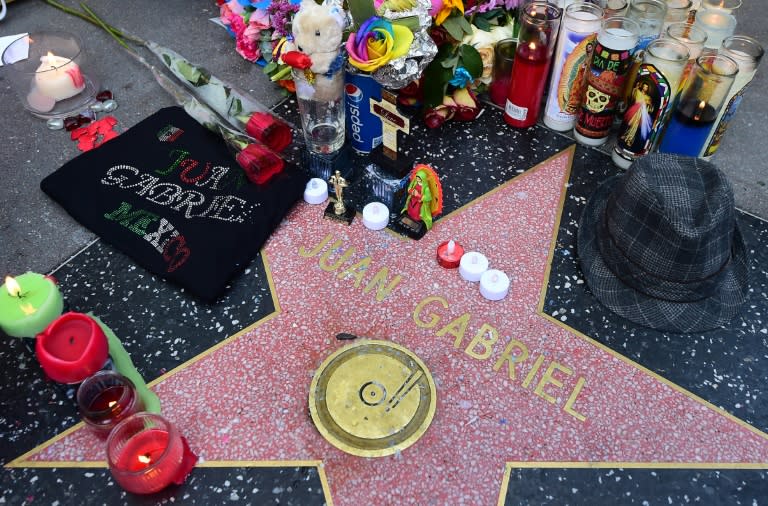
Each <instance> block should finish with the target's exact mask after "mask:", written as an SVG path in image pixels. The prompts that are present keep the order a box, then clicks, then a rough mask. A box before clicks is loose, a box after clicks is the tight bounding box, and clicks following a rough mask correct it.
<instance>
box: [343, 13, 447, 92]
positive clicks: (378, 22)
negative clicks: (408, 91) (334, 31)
mask: <svg viewBox="0 0 768 506" xmlns="http://www.w3.org/2000/svg"><path fill="white" fill-rule="evenodd" d="M347 3H348V6H349V11H350V14H351V16H352V20H353V30H352V33H350V35H349V38H348V39H347V42H346V49H347V53H348V54H349V60H348V61H349V71H351V72H356V73H361V74H366V75H370V76H371V77H373V79H374V80H376V81H377V82H378V83H379V84H381V85H382V86H385V87H387V88H391V89H400V88H403V87H405V86H406V85H408V84H409V83H411V82H413V81H415V80H417V79H418V78H419V77H420V76H421V74H422V72H423V71H424V69H425V68H426V67H427V65H428V64H429V62H430V61H432V58H433V57H434V56H435V54H436V53H437V47H436V46H435V43H434V41H433V40H432V39H431V37H430V36H429V26H430V25H431V23H432V20H431V18H430V16H429V8H430V5H431V4H430V0H349V1H348V2H347Z"/></svg>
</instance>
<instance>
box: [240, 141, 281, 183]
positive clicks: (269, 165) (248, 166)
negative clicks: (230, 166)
mask: <svg viewBox="0 0 768 506" xmlns="http://www.w3.org/2000/svg"><path fill="white" fill-rule="evenodd" d="M237 163H238V164H240V167H242V168H243V170H244V171H245V175H246V176H248V179H249V180H250V181H251V182H253V183H256V184H263V183H266V182H267V181H269V180H270V179H271V178H272V176H274V175H276V174H279V173H280V172H281V171H282V170H283V167H285V162H284V161H283V159H282V158H280V157H279V156H277V155H276V154H275V153H273V152H272V151H270V150H269V149H268V148H267V147H266V146H262V145H261V144H248V145H247V146H246V147H245V149H243V150H242V151H240V152H239V153H238V154H237Z"/></svg>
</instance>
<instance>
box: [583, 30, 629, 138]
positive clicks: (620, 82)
mask: <svg viewBox="0 0 768 506" xmlns="http://www.w3.org/2000/svg"><path fill="white" fill-rule="evenodd" d="M639 33H640V26H639V25H638V24H637V22H636V21H634V20H632V19H629V18H626V17H615V18H609V19H606V20H605V21H603V26H602V27H601V28H600V31H599V32H598V34H597V43H596V44H595V49H594V51H592V56H591V59H590V64H589V71H588V72H587V86H586V89H585V90H584V96H583V97H582V100H581V107H580V108H579V114H578V118H577V121H576V128H575V129H574V132H573V135H574V137H575V138H576V140H577V141H578V142H580V143H582V144H586V145H589V146H600V145H602V144H605V141H606V140H608V133H609V131H610V128H611V124H612V123H613V116H614V113H615V111H616V102H617V101H618V99H619V96H620V95H621V92H622V90H623V88H624V84H625V81H626V79H627V72H628V71H629V68H630V66H631V64H632V55H633V54H634V51H635V46H636V45H637V40H638V37H639Z"/></svg>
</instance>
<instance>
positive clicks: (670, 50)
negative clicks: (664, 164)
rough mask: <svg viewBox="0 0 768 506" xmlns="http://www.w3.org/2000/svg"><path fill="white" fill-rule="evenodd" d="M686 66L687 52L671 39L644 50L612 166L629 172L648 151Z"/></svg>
mask: <svg viewBox="0 0 768 506" xmlns="http://www.w3.org/2000/svg"><path fill="white" fill-rule="evenodd" d="M687 62H688V48H687V47H685V46H684V45H683V44H681V43H679V42H676V41H674V40H671V39H657V40H654V41H653V42H651V43H650V44H649V45H648V47H647V48H646V49H645V54H644V56H643V63H642V64H641V65H640V67H639V68H638V70H637V74H636V76H635V79H634V82H635V84H634V86H633V87H632V90H631V93H630V95H629V100H628V103H627V110H626V112H625V113H624V116H623V118H622V121H621V126H620V127H619V131H618V134H617V137H616V145H615V146H614V148H613V152H612V153H611V158H612V159H613V161H614V163H615V164H616V165H618V166H619V167H622V168H624V169H626V168H629V166H630V165H631V164H632V162H633V161H634V160H636V159H637V158H640V157H641V156H644V155H646V154H648V153H649V152H650V151H651V149H652V148H653V146H654V143H655V142H656V139H657V137H658V135H659V132H660V131H661V129H662V127H663V125H664V124H665V122H666V119H667V117H668V112H669V110H670V107H671V104H672V102H673V101H674V99H675V97H676V96H677V90H678V88H679V84H680V78H681V76H682V74H683V69H684V68H685V64H686V63H687Z"/></svg>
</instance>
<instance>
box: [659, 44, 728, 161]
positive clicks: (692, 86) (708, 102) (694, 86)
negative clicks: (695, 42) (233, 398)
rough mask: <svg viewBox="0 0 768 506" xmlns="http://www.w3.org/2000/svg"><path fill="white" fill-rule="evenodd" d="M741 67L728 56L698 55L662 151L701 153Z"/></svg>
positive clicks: (660, 149)
mask: <svg viewBox="0 0 768 506" xmlns="http://www.w3.org/2000/svg"><path fill="white" fill-rule="evenodd" d="M738 71H739V67H738V65H737V64H736V62H735V61H734V60H733V59H731V58H729V57H728V56H725V55H719V54H716V55H702V56H699V58H698V59H697V60H696V64H695V65H694V66H693V71H692V72H691V75H690V76H689V77H688V81H687V82H686V84H685V87H684V88H683V91H682V93H681V94H680V100H679V101H678V103H677V106H676V107H675V111H674V113H673V114H672V118H671V119H670V121H669V125H667V129H666V131H665V132H664V137H663V138H662V140H661V144H660V145H659V151H660V152H662V153H677V154H680V155H687V156H698V155H699V153H700V152H701V149H702V148H703V147H704V143H705V142H706V140H707V136H708V135H709V132H710V130H711V129H712V127H713V126H714V124H715V120H716V119H717V115H718V113H719V112H720V108H721V107H722V106H723V104H724V102H725V99H726V97H727V96H728V92H729V91H730V89H731V86H732V85H733V80H734V78H735V77H736V74H737V73H738Z"/></svg>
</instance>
